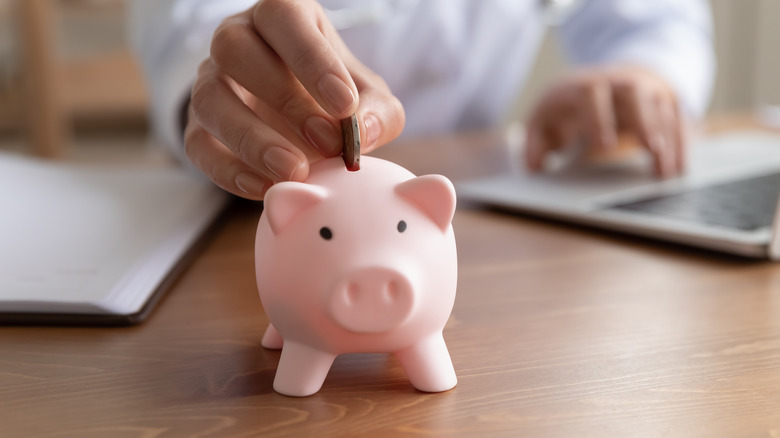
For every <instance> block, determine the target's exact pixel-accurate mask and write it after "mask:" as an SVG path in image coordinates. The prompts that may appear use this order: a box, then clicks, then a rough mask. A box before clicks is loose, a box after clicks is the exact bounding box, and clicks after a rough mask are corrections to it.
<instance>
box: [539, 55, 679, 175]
mask: <svg viewBox="0 0 780 438" xmlns="http://www.w3.org/2000/svg"><path fill="white" fill-rule="evenodd" d="M527 126H528V131H527V132H528V137H527V142H526V156H525V158H526V163H527V165H528V167H529V168H530V169H531V170H533V171H538V170H541V169H542V167H543V164H544V157H545V156H546V155H547V153H549V152H550V151H553V150H556V149H560V148H562V147H565V146H567V145H570V144H572V143H573V142H575V141H577V140H584V141H586V142H587V143H588V145H589V146H591V147H594V148H596V149H597V150H599V151H603V152H608V151H610V150H614V149H617V147H618V133H624V132H626V133H630V134H632V135H634V136H635V137H636V139H637V140H638V142H639V144H640V145H641V146H642V147H643V148H644V149H646V150H647V151H649V153H650V154H651V155H652V158H653V168H654V171H655V173H656V174H657V175H658V176H660V177H663V178H668V177H671V176H674V175H677V174H679V173H681V172H682V171H683V169H684V167H685V162H684V157H685V136H684V133H683V120H682V117H681V116H680V111H679V108H678V105H677V98H676V96H675V93H674V91H673V90H672V89H671V87H670V86H669V85H668V84H667V83H666V81H664V80H663V79H662V78H661V77H659V76H657V75H656V74H655V73H652V72H650V71H648V70H646V69H643V68H639V67H629V66H623V67H613V68H598V69H592V70H586V71H582V72H578V73H575V74H573V75H570V76H568V77H565V78H564V79H563V80H561V81H559V82H558V83H556V84H555V85H553V86H552V87H551V88H550V89H549V90H548V91H547V92H546V93H545V94H544V95H543V96H542V98H541V99H540V100H539V102H538V103H537V105H536V106H535V108H534V109H533V110H532V112H531V116H530V117H529V120H528V123H527Z"/></svg>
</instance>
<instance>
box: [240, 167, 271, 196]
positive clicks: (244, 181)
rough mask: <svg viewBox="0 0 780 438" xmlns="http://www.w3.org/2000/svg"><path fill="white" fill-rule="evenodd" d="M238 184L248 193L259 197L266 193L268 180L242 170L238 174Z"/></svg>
mask: <svg viewBox="0 0 780 438" xmlns="http://www.w3.org/2000/svg"><path fill="white" fill-rule="evenodd" d="M236 186H238V188H239V189H241V191H242V192H244V193H246V194H247V195H250V196H253V197H259V196H262V195H263V193H265V189H266V182H265V180H264V179H263V178H262V177H261V176H260V175H257V174H254V173H252V172H241V173H239V174H238V175H236Z"/></svg>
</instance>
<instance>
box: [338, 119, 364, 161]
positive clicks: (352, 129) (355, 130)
mask: <svg viewBox="0 0 780 438" xmlns="http://www.w3.org/2000/svg"><path fill="white" fill-rule="evenodd" d="M341 132H342V139H343V141H344V146H343V150H342V151H343V158H344V164H346V166H347V170H349V171H351V172H354V171H356V170H360V127H359V126H358V118H357V114H352V115H351V116H349V117H347V118H346V119H342V120H341Z"/></svg>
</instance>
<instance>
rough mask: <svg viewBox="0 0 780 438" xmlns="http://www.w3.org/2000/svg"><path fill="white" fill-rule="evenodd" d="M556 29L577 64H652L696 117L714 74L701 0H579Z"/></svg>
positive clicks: (709, 29) (709, 28) (705, 102)
mask: <svg viewBox="0 0 780 438" xmlns="http://www.w3.org/2000/svg"><path fill="white" fill-rule="evenodd" d="M559 35H560V37H561V42H562V45H563V48H564V50H565V51H566V52H567V55H568V56H569V57H570V59H571V60H572V61H573V62H574V63H575V64H579V65H605V64H615V63H631V64H635V65H641V66H644V67H646V68H648V69H651V70H653V71H654V72H656V73H657V74H659V75H661V76H662V77H663V78H665V79H666V80H667V81H668V82H669V83H670V84H671V86H672V88H673V89H674V90H675V91H676V93H677V96H678V99H679V101H680V104H681V107H682V109H683V111H684V112H685V113H686V114H687V115H688V116H689V117H691V118H693V119H696V118H700V117H701V116H703V115H704V113H705V111H706V110H707V106H708V104H709V99H710V94H711V90H712V85H713V79H714V64H715V55H714V52H713V47H712V15H711V11H710V9H709V5H708V3H707V2H706V1H704V0H652V1H648V0H583V1H582V3H581V4H579V6H578V7H577V8H576V9H575V10H574V11H572V13H571V15H570V16H569V17H568V18H567V19H566V20H565V21H563V22H562V23H561V25H560V27H559Z"/></svg>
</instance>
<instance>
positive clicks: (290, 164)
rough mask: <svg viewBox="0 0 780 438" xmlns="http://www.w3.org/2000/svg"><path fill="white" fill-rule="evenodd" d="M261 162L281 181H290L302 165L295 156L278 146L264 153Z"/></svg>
mask: <svg viewBox="0 0 780 438" xmlns="http://www.w3.org/2000/svg"><path fill="white" fill-rule="evenodd" d="M263 162H264V163H265V166H266V167H267V168H268V170H270V171H271V173H273V174H274V175H275V176H276V177H277V178H278V179H279V180H281V181H290V180H291V179H292V177H293V175H294V174H295V172H296V171H297V170H298V168H299V167H301V165H302V164H303V163H301V160H300V159H299V158H298V157H297V156H296V155H295V154H293V153H292V152H290V151H288V150H287V149H284V148H281V147H278V146H274V147H271V148H269V149H268V150H267V151H265V154H263Z"/></svg>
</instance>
